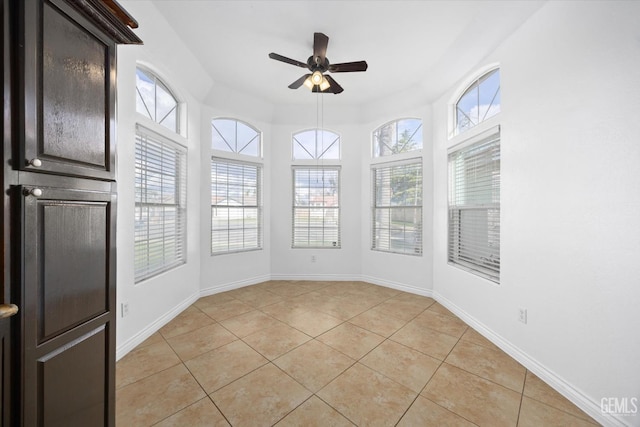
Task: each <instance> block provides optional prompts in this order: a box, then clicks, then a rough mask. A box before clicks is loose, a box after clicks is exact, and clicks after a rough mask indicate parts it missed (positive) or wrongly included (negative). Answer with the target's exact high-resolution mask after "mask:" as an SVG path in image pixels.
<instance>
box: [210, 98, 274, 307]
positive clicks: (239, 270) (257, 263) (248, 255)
mask: <svg viewBox="0 0 640 427" xmlns="http://www.w3.org/2000/svg"><path fill="white" fill-rule="evenodd" d="M222 90H224V92H222ZM212 92H213V93H211V94H209V96H208V97H207V102H208V105H206V106H204V107H203V109H202V130H201V134H202V156H201V159H200V167H201V174H200V180H201V183H202V186H201V189H200V199H201V200H202V204H201V209H200V235H201V242H200V251H201V260H202V265H201V284H200V286H201V289H202V294H203V295H210V294H213V293H217V292H221V291H224V290H229V289H233V288H238V287H241V286H247V285H252V284H255V283H260V282H263V281H267V280H269V279H270V271H271V270H270V268H271V237H270V232H271V230H270V227H269V224H270V221H271V192H272V189H271V176H270V170H271V166H270V157H271V145H272V136H271V135H272V132H271V124H270V123H269V122H268V121H266V120H264V119H265V118H267V119H268V114H269V113H270V108H269V106H268V105H264V106H262V107H263V108H258V109H256V108H255V107H256V105H260V101H259V100H256V99H251V98H250V97H248V96H247V95H245V94H239V93H234V92H233V91H231V90H228V89H226V88H222V89H221V88H216V91H215V92H214V91H212ZM222 93H224V96H222ZM212 105H213V106H212ZM252 106H253V108H252ZM219 117H227V118H234V119H237V120H241V121H244V122H246V123H248V124H250V125H251V126H253V127H255V128H256V129H258V130H260V131H261V132H262V145H263V158H262V159H256V158H251V157H248V156H247V157H246V158H244V159H242V160H246V161H250V162H257V163H261V164H262V165H263V171H262V178H263V181H262V188H263V193H262V199H263V215H262V219H263V234H262V236H263V248H262V249H261V250H256V251H250V252H239V253H232V254H219V255H213V256H212V255H211V186H210V182H211V155H212V152H211V150H210V146H211V137H212V135H211V120H212V119H214V118H219ZM238 157H240V158H241V157H242V156H238ZM238 157H236V158H238Z"/></svg>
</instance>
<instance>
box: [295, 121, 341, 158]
mask: <svg viewBox="0 0 640 427" xmlns="http://www.w3.org/2000/svg"><path fill="white" fill-rule="evenodd" d="M292 144H293V146H292V152H293V160H340V135H338V134H337V133H334V132H331V131H329V130H325V129H309V130H303V131H301V132H298V133H295V134H293V138H292Z"/></svg>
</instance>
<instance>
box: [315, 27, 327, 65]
mask: <svg viewBox="0 0 640 427" xmlns="http://www.w3.org/2000/svg"><path fill="white" fill-rule="evenodd" d="M328 44H329V37H327V36H326V35H324V34H322V33H313V59H314V60H317V58H318V57H319V58H320V60H319V61H318V64H324V58H325V56H326V54H327V45H328Z"/></svg>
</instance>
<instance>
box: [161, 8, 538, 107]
mask: <svg viewBox="0 0 640 427" xmlns="http://www.w3.org/2000/svg"><path fill="white" fill-rule="evenodd" d="M153 3H154V4H155V6H156V7H157V9H158V10H159V11H160V13H161V14H162V15H163V16H164V17H165V18H166V19H167V21H168V22H169V23H170V25H171V26H172V27H173V28H174V30H175V31H176V33H178V34H179V35H180V36H181V38H182V40H183V42H184V43H185V44H186V45H187V46H190V47H191V50H192V52H193V53H194V55H195V56H196V57H197V58H199V60H200V62H201V63H202V65H203V67H204V68H205V69H206V70H207V72H208V73H209V74H210V76H211V78H212V79H213V81H214V84H222V85H224V86H227V87H230V88H232V89H236V90H240V91H242V92H247V93H250V94H252V95H254V96H257V97H259V98H262V99H264V100H266V101H268V102H270V103H272V104H307V103H311V102H315V96H313V95H312V94H311V93H310V91H309V90H308V89H306V88H305V87H304V86H303V87H301V88H299V89H297V90H291V89H289V88H287V86H288V85H289V84H290V83H292V82H293V81H294V80H296V79H297V78H298V77H300V76H302V74H304V73H305V72H306V70H305V69H303V68H298V67H295V66H293V65H289V64H285V63H282V62H278V61H274V60H272V59H269V58H268V56H267V55H268V54H269V53H270V52H275V53H278V54H280V55H283V56H286V57H289V58H292V59H296V60H299V61H302V62H306V60H307V58H308V57H309V56H311V54H312V49H313V33H314V32H323V33H325V34H326V35H327V36H329V46H328V48H327V58H328V59H329V60H330V62H331V63H339V62H351V61H359V60H366V61H367V63H368V64H369V69H368V70H367V71H366V72H364V73H362V72H360V73H335V74H333V75H332V77H333V78H334V79H336V81H337V82H338V83H340V85H341V86H342V87H343V88H344V92H343V93H341V94H339V95H327V96H331V97H340V99H339V102H340V103H341V104H343V105H363V104H365V103H368V102H371V101H373V100H377V99H383V98H385V97H389V96H392V95H393V94H394V93H398V92H402V91H406V90H408V89H410V88H415V87H417V88H419V89H420V90H421V91H423V92H424V96H425V97H426V98H427V99H434V98H435V97H437V96H438V95H440V94H441V93H442V92H444V91H445V90H447V89H449V88H450V87H451V86H452V85H454V84H455V83H456V82H457V81H458V80H459V79H461V78H463V77H464V76H466V75H467V74H468V73H469V72H470V71H471V70H472V69H473V68H474V67H477V66H478V65H479V64H480V63H481V61H482V60H483V58H484V57H485V56H486V55H487V54H488V53H490V52H491V51H492V50H493V49H495V48H496V47H497V46H498V45H499V44H500V43H501V42H502V41H503V40H504V39H505V38H506V37H507V36H508V35H510V34H511V33H512V32H513V31H514V30H515V29H516V28H518V27H519V26H520V25H521V24H522V23H523V22H524V21H525V20H526V19H527V18H528V17H529V16H531V15H532V14H533V13H534V12H535V11H536V10H538V9H539V8H540V7H541V5H542V4H543V3H544V1H533V0H526V1H509V2H507V1H503V0H499V1H478V0H476V1H451V0H449V1H377V0H376V1H349V0H347V1H345V0H342V1H270V0H262V1H239V0H233V1H220V0H215V1H214V0H154V2H153ZM416 85H417V86H416ZM332 101H333V99H332ZM335 101H338V100H335Z"/></svg>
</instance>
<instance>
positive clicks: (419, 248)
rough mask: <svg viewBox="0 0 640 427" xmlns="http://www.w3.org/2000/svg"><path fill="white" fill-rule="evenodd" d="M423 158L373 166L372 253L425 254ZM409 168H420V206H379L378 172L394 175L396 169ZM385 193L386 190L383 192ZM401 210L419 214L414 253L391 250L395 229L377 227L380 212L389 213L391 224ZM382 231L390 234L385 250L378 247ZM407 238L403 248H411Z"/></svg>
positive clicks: (415, 222) (416, 224)
mask: <svg viewBox="0 0 640 427" xmlns="http://www.w3.org/2000/svg"><path fill="white" fill-rule="evenodd" d="M422 163H423V162H422V157H413V158H410V159H406V160H398V161H390V162H381V163H374V164H372V165H371V246H370V249H371V250H372V251H378V252H386V253H393V254H398V255H410V256H422V254H423V222H424V218H423V212H424V211H423V206H424V174H423V164H422ZM407 166H417V167H418V171H419V174H420V183H419V187H420V188H419V190H418V191H419V194H420V204H419V205H418V204H415V205H393V204H392V203H391V202H389V203H388V204H385V205H379V204H378V197H377V194H378V189H379V187H378V180H377V177H378V175H377V173H378V171H387V172H388V173H391V174H393V170H394V169H396V168H405V167H407ZM389 181H391V178H390V179H389ZM389 186H391V182H389ZM383 191H384V190H383ZM388 194H389V196H391V194H392V193H391V188H389V190H388ZM397 209H398V210H399V209H415V210H417V211H418V214H417V218H418V221H414V222H413V224H414V226H415V228H417V231H414V233H415V235H416V236H417V242H416V243H415V246H414V250H413V252H411V251H400V250H393V249H392V248H391V246H392V245H391V232H392V231H393V228H392V226H391V224H389V227H387V228H382V227H377V224H378V221H377V218H378V215H377V214H378V212H381V211H387V212H388V217H389V219H390V222H391V218H392V217H393V212H394V211H395V210H397ZM382 230H387V233H388V234H389V245H388V247H387V248H386V249H385V248H381V247H380V246H381V245H376V241H377V239H376V236H377V235H379V232H380V231H382ZM404 233H405V231H404V230H403V234H404ZM404 237H405V238H404V239H403V244H402V245H403V246H408V247H411V245H407V244H406V236H404Z"/></svg>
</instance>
